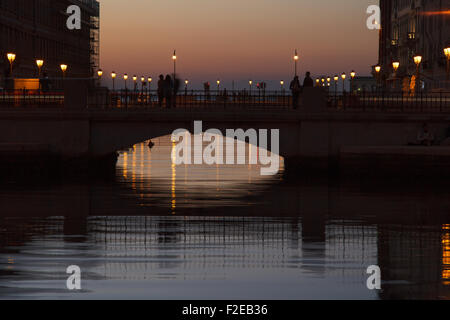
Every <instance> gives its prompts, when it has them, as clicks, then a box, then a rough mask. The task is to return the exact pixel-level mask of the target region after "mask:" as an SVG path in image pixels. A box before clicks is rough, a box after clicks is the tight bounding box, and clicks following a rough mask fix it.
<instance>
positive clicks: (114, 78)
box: [111, 71, 117, 92]
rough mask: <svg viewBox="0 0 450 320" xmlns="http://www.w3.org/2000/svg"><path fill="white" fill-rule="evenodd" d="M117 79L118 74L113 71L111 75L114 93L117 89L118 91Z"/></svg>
mask: <svg viewBox="0 0 450 320" xmlns="http://www.w3.org/2000/svg"><path fill="white" fill-rule="evenodd" d="M116 77H117V73H116V72H114V71H113V72H112V73H111V78H112V83H113V92H114V91H115V89H116Z"/></svg>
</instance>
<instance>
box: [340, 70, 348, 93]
mask: <svg viewBox="0 0 450 320" xmlns="http://www.w3.org/2000/svg"><path fill="white" fill-rule="evenodd" d="M341 78H342V93H344V92H345V78H347V75H346V74H345V72H344V73H343V74H342V75H341Z"/></svg>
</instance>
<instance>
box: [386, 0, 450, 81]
mask: <svg viewBox="0 0 450 320" xmlns="http://www.w3.org/2000/svg"><path fill="white" fill-rule="evenodd" d="M380 8H381V27H382V28H381V30H380V47H379V48H380V51H379V65H380V66H381V67H382V71H381V74H380V77H381V79H382V80H383V83H386V84H387V86H388V87H392V86H393V85H395V83H398V84H399V85H403V86H404V85H406V84H407V83H408V81H411V78H413V76H415V75H416V72H417V70H416V65H415V63H414V59H413V58H414V56H415V55H421V56H422V57H423V58H422V63H421V65H420V80H421V87H422V88H424V89H426V90H433V89H439V88H447V89H450V83H449V82H448V81H446V74H447V70H446V57H445V54H444V48H446V47H448V46H450V14H449V11H450V0H380ZM394 61H398V62H400V67H399V69H398V70H397V72H394V70H393V67H392V62H394Z"/></svg>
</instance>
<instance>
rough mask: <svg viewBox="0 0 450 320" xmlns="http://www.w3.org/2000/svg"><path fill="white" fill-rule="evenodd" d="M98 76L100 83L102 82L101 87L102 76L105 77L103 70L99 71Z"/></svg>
mask: <svg viewBox="0 0 450 320" xmlns="http://www.w3.org/2000/svg"><path fill="white" fill-rule="evenodd" d="M97 75H98V81H99V82H100V85H101V82H102V76H103V70H102V69H99V70H98V71H97Z"/></svg>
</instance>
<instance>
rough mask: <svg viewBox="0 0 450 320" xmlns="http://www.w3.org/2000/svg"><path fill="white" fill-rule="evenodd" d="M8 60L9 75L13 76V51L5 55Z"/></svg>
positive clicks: (14, 56)
mask: <svg viewBox="0 0 450 320" xmlns="http://www.w3.org/2000/svg"><path fill="white" fill-rule="evenodd" d="M6 56H7V58H8V61H9V66H10V71H11V72H10V75H11V78H12V77H13V63H14V60H16V55H15V54H14V53H8V54H7V55H6Z"/></svg>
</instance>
